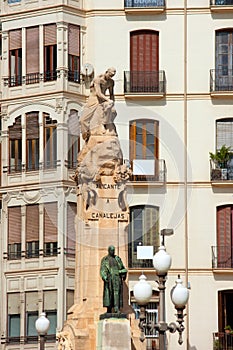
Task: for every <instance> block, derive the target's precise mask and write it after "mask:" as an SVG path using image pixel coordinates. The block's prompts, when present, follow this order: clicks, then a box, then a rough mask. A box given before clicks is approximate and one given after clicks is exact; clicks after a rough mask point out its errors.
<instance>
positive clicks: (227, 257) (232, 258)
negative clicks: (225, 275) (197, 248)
mask: <svg viewBox="0 0 233 350" xmlns="http://www.w3.org/2000/svg"><path fill="white" fill-rule="evenodd" d="M212 268H213V269H232V268H233V247H232V246H230V245H226V246H225V245H219V246H212Z"/></svg>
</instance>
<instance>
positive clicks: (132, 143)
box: [129, 121, 136, 165]
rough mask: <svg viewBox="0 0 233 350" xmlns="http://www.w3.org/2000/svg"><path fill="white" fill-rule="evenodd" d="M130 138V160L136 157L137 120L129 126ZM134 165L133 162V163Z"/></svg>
mask: <svg viewBox="0 0 233 350" xmlns="http://www.w3.org/2000/svg"><path fill="white" fill-rule="evenodd" d="M129 133H130V135H129V139H130V152H129V153H130V161H131V162H132V161H133V160H134V159H136V121H132V122H130V126H129ZM131 165H132V164H131Z"/></svg>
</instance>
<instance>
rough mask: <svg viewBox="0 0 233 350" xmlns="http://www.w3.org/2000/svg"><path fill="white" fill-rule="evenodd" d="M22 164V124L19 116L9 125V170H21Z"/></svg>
mask: <svg viewBox="0 0 233 350" xmlns="http://www.w3.org/2000/svg"><path fill="white" fill-rule="evenodd" d="M21 166H22V126H21V116H19V117H17V118H16V119H15V122H14V124H13V125H12V126H10V127H9V171H10V172H17V171H21Z"/></svg>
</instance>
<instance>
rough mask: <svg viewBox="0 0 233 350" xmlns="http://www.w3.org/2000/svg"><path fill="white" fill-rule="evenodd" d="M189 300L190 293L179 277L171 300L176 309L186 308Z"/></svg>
mask: <svg viewBox="0 0 233 350" xmlns="http://www.w3.org/2000/svg"><path fill="white" fill-rule="evenodd" d="M188 298H189V291H188V289H187V288H186V287H184V286H183V282H182V280H181V279H180V276H178V279H177V280H176V286H175V287H174V288H173V289H172V291H171V299H172V302H173V304H174V305H175V307H184V306H185V305H186V304H187V302H188Z"/></svg>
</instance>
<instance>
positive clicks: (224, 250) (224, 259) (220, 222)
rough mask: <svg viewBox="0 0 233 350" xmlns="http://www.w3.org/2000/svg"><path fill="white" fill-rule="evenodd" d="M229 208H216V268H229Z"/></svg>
mask: <svg viewBox="0 0 233 350" xmlns="http://www.w3.org/2000/svg"><path fill="white" fill-rule="evenodd" d="M231 225H232V223H231V207H230V206H221V207H218V208H217V246H218V250H217V252H218V253H217V255H218V267H231Z"/></svg>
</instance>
